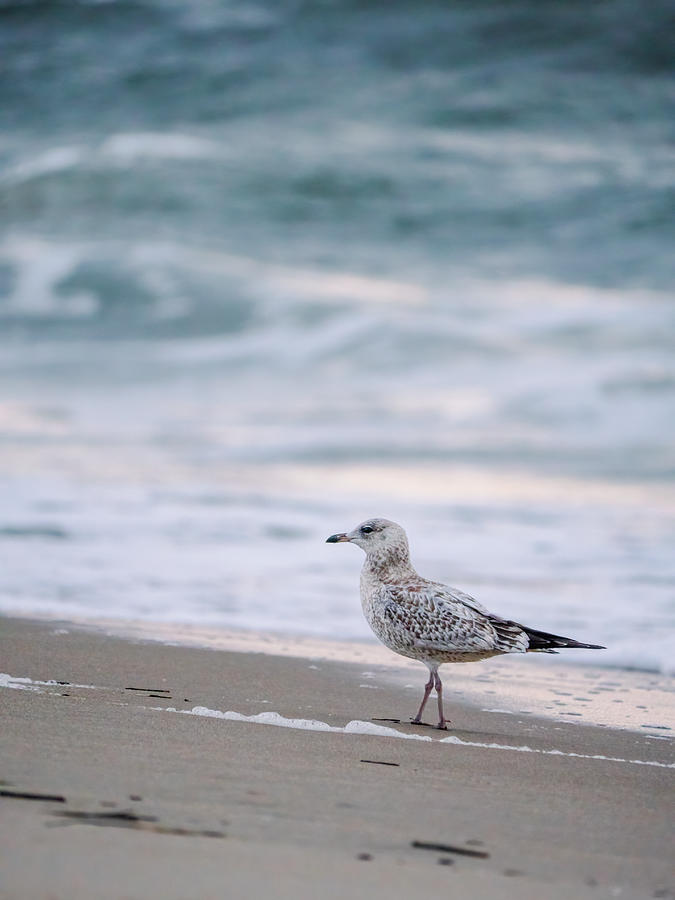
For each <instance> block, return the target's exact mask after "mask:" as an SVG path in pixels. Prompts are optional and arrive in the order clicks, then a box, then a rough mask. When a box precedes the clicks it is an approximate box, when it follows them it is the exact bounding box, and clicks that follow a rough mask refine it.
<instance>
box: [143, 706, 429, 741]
mask: <svg viewBox="0 0 675 900" xmlns="http://www.w3.org/2000/svg"><path fill="white" fill-rule="evenodd" d="M151 708H152V709H154V710H160V711H162V712H178V713H182V714H183V715H187V716H206V717H207V718H211V719H229V720H230V721H233V722H253V723H254V724H257V725H276V726H277V727H279V728H297V729H299V730H300V731H330V732H332V733H333V734H371V735H377V736H379V737H397V738H403V739H404V740H409V741H410V740H412V741H430V740H431V738H430V737H427V736H426V735H421V734H403V732H401V731H396V729H395V728H385V727H384V726H383V725H375V724H374V723H373V722H362V721H361V720H359V719H354V720H352V721H351V722H347V724H346V725H345V726H344V728H341V727H339V726H337V725H329V724H328V722H321V721H319V720H318V719H287V718H286V717H285V716H282V715H280V714H279V713H277V712H271V711H270V712H261V713H257V714H256V715H253V716H245V715H243V714H242V713H238V712H235V711H234V710H232V709H228V710H227V711H225V712H223V710H220V709H209V708H208V707H206V706H194V707H193V708H192V709H176V707H175V706H169V707H165V706H153V707H151Z"/></svg>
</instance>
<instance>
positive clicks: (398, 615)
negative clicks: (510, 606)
mask: <svg viewBox="0 0 675 900" xmlns="http://www.w3.org/2000/svg"><path fill="white" fill-rule="evenodd" d="M385 594H386V597H383V598H382V599H383V601H384V603H383V610H382V611H383V614H384V616H385V618H386V619H388V620H389V624H390V627H393V628H394V629H395V630H396V631H397V632H399V634H400V635H401V638H402V639H407V640H408V641H411V642H412V646H413V647H414V648H415V649H416V650H418V651H421V652H425V651H426V652H429V654H430V655H433V656H436V655H438V656H445V655H448V656H453V655H454V654H457V655H459V656H461V655H464V654H467V655H468V656H472V655H473V654H478V655H482V654H485V655H492V654H494V653H525V652H526V651H527V648H528V637H527V635H526V634H525V632H524V631H523V629H522V628H521V626H520V625H517V624H516V623H515V622H508V621H506V620H504V619H501V618H499V616H494V615H492V614H491V613H489V612H488V611H487V610H486V609H485V607H484V606H482V605H481V604H479V603H478V601H476V600H474V599H473V598H472V597H470V596H469V595H468V594H464V593H463V592H461V591H454V590H452V589H450V588H448V587H446V586H445V585H440V584H434V583H433V582H425V583H422V582H421V583H420V584H408V585H405V586H393V585H387V586H386V587H385Z"/></svg>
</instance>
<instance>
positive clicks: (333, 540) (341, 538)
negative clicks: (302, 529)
mask: <svg viewBox="0 0 675 900" xmlns="http://www.w3.org/2000/svg"><path fill="white" fill-rule="evenodd" d="M345 541H347V542H348V541H349V538H348V537H347V535H346V534H331V536H330V537H329V538H326V543H327V544H344V543H345Z"/></svg>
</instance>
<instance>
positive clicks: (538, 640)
mask: <svg viewBox="0 0 675 900" xmlns="http://www.w3.org/2000/svg"><path fill="white" fill-rule="evenodd" d="M328 542H329V543H342V542H350V543H352V544H357V545H358V546H359V547H361V549H362V550H364V551H365V554H366V560H365V562H364V564H363V569H362V571H361V604H362V607H363V613H364V615H365V617H366V619H367V621H368V624H369V625H370V627H371V628H372V629H373V631H374V632H375V634H376V636H377V637H378V638H379V640H380V641H382V643H383V644H384V645H385V646H386V647H389V649H390V650H393V651H394V652H395V653H399V654H400V655H401V656H407V657H410V658H411V659H417V660H419V661H420V662H423V663H424V664H425V665H426V666H427V668H428V669H429V673H430V677H429V681H428V682H427V683H426V685H425V690H424V698H423V700H422V705H421V706H420V708H419V710H418V712H417V715H416V716H415V718H414V719H413V720H412V721H413V722H415V723H418V724H421V716H422V712H423V710H424V707H425V704H426V702H427V699H428V697H429V694H430V693H431V689H432V688H433V687H435V688H436V694H437V696H438V714H439V721H438V725H437V726H436V727H437V728H445V727H446V722H447V720H446V719H445V716H444V714H443V699H442V684H441V679H440V677H439V675H438V667H439V666H441V665H443V663H449V662H473V661H475V660H480V659H488V658H489V657H491V656H497V655H501V654H504V653H527V652H528V651H539V652H547V653H555V652H556V650H555V649H554V648H556V647H584V648H588V649H594V650H599V649H604V648H602V647H599V646H598V645H597V644H581V643H579V642H578V641H575V640H572V638H565V637H561V636H559V635H553V634H547V633H546V632H543V631H535V630H534V629H531V628H528V627H527V626H525V625H520V624H518V623H517V622H511V621H509V620H507V619H502V618H501V617H500V616H496V615H494V614H492V613H490V612H488V610H487V609H486V608H485V607H484V606H483V605H482V604H480V603H479V602H478V601H477V600H474V599H473V597H470V596H469V595H468V594H465V593H463V592H462V591H458V590H456V589H455V588H450V587H447V585H444V584H440V583H439V582H436V581H428V580H427V579H426V578H422V576H421V575H419V574H418V573H417V572H416V571H415V569H414V568H413V566H412V563H411V562H410V551H409V548H408V539H407V537H406V533H405V531H404V530H403V529H402V528H401V526H400V525H397V524H396V523H395V522H390V521H389V520H388V519H368V521H366V522H363V523H362V524H361V525H358V526H357V527H356V528H355V529H354V530H353V531H350V532H349V533H348V534H334V535H331V537H329V538H328Z"/></svg>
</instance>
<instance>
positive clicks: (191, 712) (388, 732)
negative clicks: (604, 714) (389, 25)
mask: <svg viewBox="0 0 675 900" xmlns="http://www.w3.org/2000/svg"><path fill="white" fill-rule="evenodd" d="M150 708H151V709H152V710H154V711H157V712H175V713H182V714H183V715H187V716H205V717H207V718H211V719H228V720H230V721H234V722H252V723H255V724H258V725H276V726H278V727H280V728H297V729H299V730H301V731H322V732H331V733H332V734H368V735H373V736H375V737H395V738H403V739H404V740H412V741H426V742H429V741H432V740H433V738H431V737H428V736H427V735H421V734H404V733H403V732H402V731H397V730H396V729H395V728H387V727H386V726H384V725H376V724H375V723H374V722H363V721H361V720H359V719H354V720H352V721H351V722H348V723H347V724H346V725H345V726H344V728H341V727H339V726H337V725H329V724H328V722H321V721H320V720H319V719H287V718H286V717H285V716H282V715H280V714H279V713H277V712H262V713H256V714H255V715H253V716H245V715H243V713H238V712H235V711H234V710H231V709H229V710H227V711H225V712H223V710H220V709H209V708H208V707H207V706H194V707H193V708H192V709H176V707H175V706H169V707H166V706H152V707H150ZM437 743H439V744H454V745H458V746H461V747H480V748H481V749H483V750H513V751H515V752H516V753H539V754H541V755H542V756H567V757H573V758H576V759H598V760H604V761H605V762H618V763H626V764H629V765H633V766H656V767H657V768H660V769H675V763H665V762H657V761H656V760H644V759H624V758H622V757H619V756H603V755H602V754H600V753H595V754H588V753H574V752H572V751H566V750H555V749H554V750H540V749H538V748H536V747H528V746H527V745H513V744H497V743H482V742H480V741H463V740H462V739H461V738H458V737H455V736H454V735H451V736H450V737H446V738H441V739H440V740H438V741H437Z"/></svg>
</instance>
